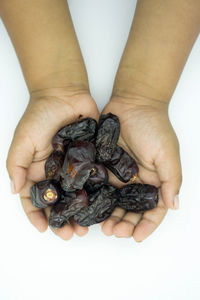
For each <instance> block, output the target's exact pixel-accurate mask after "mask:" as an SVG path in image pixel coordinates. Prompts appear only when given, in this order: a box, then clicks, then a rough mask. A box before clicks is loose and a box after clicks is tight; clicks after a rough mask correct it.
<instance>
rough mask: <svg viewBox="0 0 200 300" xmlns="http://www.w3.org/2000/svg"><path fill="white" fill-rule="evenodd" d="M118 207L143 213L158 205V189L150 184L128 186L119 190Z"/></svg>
mask: <svg viewBox="0 0 200 300" xmlns="http://www.w3.org/2000/svg"><path fill="white" fill-rule="evenodd" d="M117 197H118V201H117V206H120V207H121V208H124V209H125V210H126V211H132V212H135V213H142V212H145V211H147V210H150V209H153V208H155V207H156V206H157V204H158V188H156V187H155V186H153V185H150V184H141V183H135V184H128V185H126V186H124V187H123V188H121V189H118V190H117Z"/></svg>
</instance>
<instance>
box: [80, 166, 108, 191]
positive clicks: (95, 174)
mask: <svg viewBox="0 0 200 300" xmlns="http://www.w3.org/2000/svg"><path fill="white" fill-rule="evenodd" d="M107 182H108V171H107V170H106V168H105V167H104V165H102V164H94V165H93V168H92V170H91V172H90V177H89V178H88V180H87V181H86V183H85V185H84V188H85V189H86V191H87V193H89V194H91V193H93V192H95V191H97V190H99V189H100V188H101V187H102V186H103V185H104V184H106V183H107Z"/></svg>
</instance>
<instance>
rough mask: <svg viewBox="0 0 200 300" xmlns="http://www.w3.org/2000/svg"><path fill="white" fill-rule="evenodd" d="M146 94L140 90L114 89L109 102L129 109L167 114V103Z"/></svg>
mask: <svg viewBox="0 0 200 300" xmlns="http://www.w3.org/2000/svg"><path fill="white" fill-rule="evenodd" d="M155 96H156V95H154V94H153V93H150V92H149V93H148V89H142V85H141V88H130V89H129V88H123V89H122V88H118V89H114V90H113V93H112V96H111V99H110V102H111V103H116V104H119V105H124V106H127V107H130V109H131V108H135V109H136V108H140V109H141V108H145V109H146V108H152V109H158V110H162V111H165V112H168V106H169V101H164V100H163V99H162V98H158V97H155Z"/></svg>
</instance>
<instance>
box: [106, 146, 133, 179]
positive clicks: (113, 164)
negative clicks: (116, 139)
mask: <svg viewBox="0 0 200 300" xmlns="http://www.w3.org/2000/svg"><path fill="white" fill-rule="evenodd" d="M104 164H105V166H106V167H107V168H108V169H109V170H110V171H111V172H112V173H113V174H114V175H115V176H116V177H117V178H118V179H119V180H121V181H122V182H125V183H126V182H128V181H130V180H131V178H133V176H135V175H136V174H137V173H138V172H139V169H138V166H137V164H136V162H135V160H134V159H133V158H132V157H131V156H130V155H129V154H128V153H127V152H126V151H125V150H124V149H122V148H121V147H120V146H118V145H117V146H116V149H115V151H114V153H113V155H112V157H111V159H110V160H109V161H107V162H105V163H104Z"/></svg>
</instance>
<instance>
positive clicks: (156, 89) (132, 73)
mask: <svg viewBox="0 0 200 300" xmlns="http://www.w3.org/2000/svg"><path fill="white" fill-rule="evenodd" d="M199 30H200V1H199V0H176V1H174V0H168V1H163V0H138V3H137V7H136V12H135V17H134V21H133V24H132V28H131V31H130V35H129V39H128V42H127V45H126V48H125V51H124V54H123V57H122V60H121V63H120V66H119V69H118V73H117V76H116V80H115V84H114V89H113V96H120V97H121V96H122V95H123V96H127V97H129V96H131V97H132V96H134V95H136V97H137V95H139V96H142V97H144V98H152V99H155V100H159V101H163V102H166V103H168V102H169V100H170V98H171V96H172V94H173V91H174V89H175V87H176V84H177V82H178V79H179V77H180V74H181V72H182V69H183V67H184V65H185V62H186V60H187V57H188V55H189V53H190V51H191V48H192V46H193V43H194V41H195V40H196V38H197V36H198V33H199Z"/></svg>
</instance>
